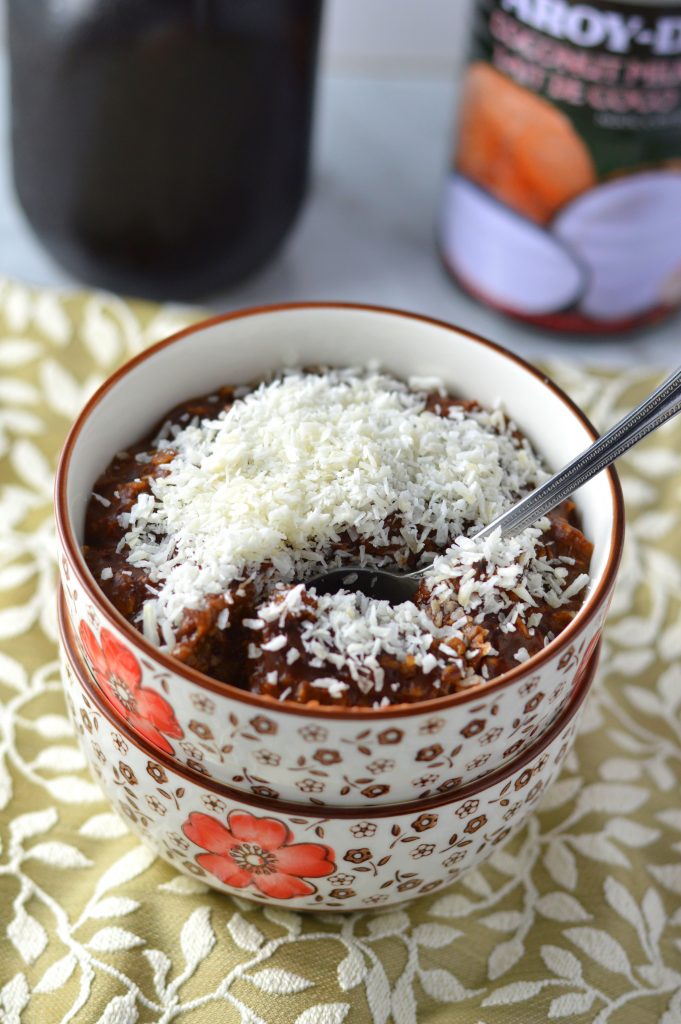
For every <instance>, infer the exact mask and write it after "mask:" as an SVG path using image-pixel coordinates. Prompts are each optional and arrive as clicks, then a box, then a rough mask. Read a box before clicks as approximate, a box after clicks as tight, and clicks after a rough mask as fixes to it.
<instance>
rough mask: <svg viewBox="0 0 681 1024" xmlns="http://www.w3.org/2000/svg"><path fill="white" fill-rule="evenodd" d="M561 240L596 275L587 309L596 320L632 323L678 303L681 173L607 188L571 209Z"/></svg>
mask: <svg viewBox="0 0 681 1024" xmlns="http://www.w3.org/2000/svg"><path fill="white" fill-rule="evenodd" d="M553 230H554V232H555V234H556V236H557V237H558V238H560V239H562V241H563V242H564V243H565V245H566V246H568V247H569V248H570V249H571V250H572V252H573V253H574V254H575V255H576V257H577V258H578V259H579V260H581V261H583V263H584V264H585V265H586V266H587V267H588V268H589V271H590V273H589V282H588V286H587V288H586V291H585V293H584V296H583V298H582V300H581V304H580V309H581V311H582V312H583V313H584V314H586V315H587V316H590V317H593V318H594V319H595V320H604V321H605V320H614V319H617V318H624V317H631V316H635V315H637V314H640V313H644V312H646V311H647V310H649V309H654V308H655V307H656V306H659V305H660V304H664V303H665V302H668V303H669V304H671V303H672V302H673V301H675V298H676V296H675V294H673V293H674V292H675V291H677V290H678V289H673V288H672V284H673V283H674V282H676V281H677V280H678V278H679V276H680V275H681V173H680V172H678V171H671V170H660V171H647V172H644V173H641V174H633V175H630V176H627V177H622V178H616V179H614V180H611V181H608V182H606V183H604V184H602V185H599V186H598V187H597V188H594V189H593V190H592V191H590V192H589V193H588V194H586V195H583V196H580V197H579V198H577V199H575V200H574V201H573V202H572V203H570V204H569V205H568V206H567V207H566V208H565V209H564V210H563V211H561V213H560V214H559V215H558V216H557V217H556V219H555V222H554V224H553Z"/></svg>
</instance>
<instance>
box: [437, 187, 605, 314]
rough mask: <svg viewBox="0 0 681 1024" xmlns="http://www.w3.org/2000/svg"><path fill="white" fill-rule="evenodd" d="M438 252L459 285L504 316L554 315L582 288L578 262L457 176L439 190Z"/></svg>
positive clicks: (548, 236)
mask: <svg viewBox="0 0 681 1024" xmlns="http://www.w3.org/2000/svg"><path fill="white" fill-rule="evenodd" d="M442 247H443V254H444V257H445V259H446V260H447V261H448V262H449V264H450V265H451V267H452V270H453V271H454V273H456V274H458V275H459V276H460V277H461V278H462V280H463V281H464V283H468V284H469V285H470V286H471V287H472V288H474V289H476V290H477V291H479V292H480V293H481V294H482V295H483V296H484V297H486V298H487V299H489V301H490V302H492V303H494V304H496V305H498V306H501V307H503V308H504V309H506V310H508V311H510V312H515V313H520V314H525V315H530V316H541V315H542V314H546V313H556V312H558V311H559V310H562V309H566V308H567V307H569V306H573V305H574V304H575V303H576V302H578V300H579V299H580V298H581V295H582V294H583V292H584V290H585V287H586V282H585V273H584V270H583V269H582V267H581V266H580V264H579V261H578V260H577V259H576V258H575V257H574V256H573V255H572V253H571V252H569V251H568V249H567V248H566V247H565V246H564V245H563V244H562V243H561V242H560V241H558V240H557V239H556V238H554V237H553V236H552V235H551V234H550V233H549V232H548V231H546V230H544V229H543V228H541V227H540V226H539V225H537V224H536V223H534V222H533V221H531V220H528V219H527V218H526V217H523V216H521V215H520V214H518V213H516V212H515V211H513V210H511V209H510V208H509V207H508V206H505V205H504V204H503V203H501V202H499V200H497V199H495V198H494V197H493V196H491V195H490V194H489V193H488V192H485V191H484V190H483V189H481V188H479V187H478V186H477V185H474V184H473V183H472V182H471V181H469V180H468V179H467V178H464V177H463V176H462V175H460V174H454V175H451V176H450V178H449V180H448V181H447V184H446V186H445V196H444V209H443V218H442Z"/></svg>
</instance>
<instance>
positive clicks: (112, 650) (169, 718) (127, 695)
mask: <svg viewBox="0 0 681 1024" xmlns="http://www.w3.org/2000/svg"><path fill="white" fill-rule="evenodd" d="M78 634H79V636H80V642H81V645H82V650H83V654H84V656H85V660H86V662H87V665H88V668H89V669H90V672H91V673H92V675H93V677H94V679H95V682H96V683H97V685H98V686H99V688H100V689H101V690H102V692H103V693H104V694H105V696H106V697H107V699H108V701H109V703H110V704H111V705H112V706H113V708H114V710H115V712H116V714H118V715H120V717H121V718H124V719H125V721H126V722H127V723H128V724H129V726H130V728H131V729H133V730H134V731H135V732H137V733H139V735H140V736H143V737H144V738H145V739H147V740H149V742H150V743H153V744H154V746H156V747H158V748H159V749H160V750H164V751H165V752H166V753H167V754H172V753H173V748H172V746H171V745H170V743H168V740H167V739H166V736H171V737H173V738H174V739H180V738H181V737H182V736H184V733H183V731H182V729H181V728H180V725H179V723H178V721H177V719H176V718H175V713H174V711H173V709H172V707H171V706H170V704H169V703H168V701H167V700H165V699H164V698H163V697H162V696H161V695H160V693H156V691H155V690H150V689H149V688H148V687H146V686H142V672H141V669H140V667H139V664H138V661H137V658H135V656H134V654H132V652H131V651H129V650H128V648H127V647H125V646H124V645H123V644H122V643H121V642H120V641H119V640H117V639H116V637H115V636H114V635H113V633H110V632H109V630H108V629H103V630H102V631H101V633H100V639H99V643H97V639H96V637H95V634H94V633H93V632H92V630H91V629H90V627H89V626H88V624H87V623H86V622H82V621H81V623H80V625H79V627H78ZM164 734H165V735H164Z"/></svg>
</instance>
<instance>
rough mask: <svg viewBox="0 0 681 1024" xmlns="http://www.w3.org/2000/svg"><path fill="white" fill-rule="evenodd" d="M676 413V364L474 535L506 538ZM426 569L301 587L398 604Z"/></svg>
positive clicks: (354, 569) (351, 572)
mask: <svg viewBox="0 0 681 1024" xmlns="http://www.w3.org/2000/svg"><path fill="white" fill-rule="evenodd" d="M678 412H681V367H679V368H678V369H677V370H675V371H674V373H672V374H671V376H670V377H667V379H666V380H665V381H663V383H662V384H660V386H659V387H658V388H656V389H655V391H653V392H652V394H650V395H649V396H648V397H647V398H646V399H644V400H643V402H641V404H640V405H637V406H636V408H635V409H632V411H631V412H629V413H627V415H626V416H624V417H623V418H622V419H621V420H620V421H619V422H618V423H616V424H615V426H614V427H611V428H610V430H608V431H607V432H606V433H605V434H603V435H602V436H601V437H599V438H598V440H597V441H595V442H594V443H593V444H592V445H590V446H589V447H588V448H587V449H585V451H583V452H582V453H581V455H578V456H577V457H576V458H574V459H573V460H572V461H571V462H569V463H568V464H567V465H566V466H565V467H564V468H563V469H561V470H559V471H558V472H557V473H555V474H554V475H553V476H552V477H551V478H550V479H549V480H547V481H546V482H545V483H543V484H542V485H541V486H540V487H537V489H536V490H534V491H532V493H531V494H528V495H527V496H526V497H525V498H522V499H521V500H520V501H519V502H518V503H517V504H516V505H514V506H513V507H512V508H510V509H509V510H508V511H507V512H504V513H502V515H500V516H497V518H496V519H495V520H494V521H493V522H491V523H489V525H488V526H485V527H483V529H482V530H480V531H479V532H478V533H476V534H475V537H474V539H475V540H482V539H483V538H485V537H488V536H489V535H490V534H491V533H493V532H494V531H495V530H501V536H502V537H507V536H509V535H511V534H514V533H519V532H520V531H521V530H524V529H525V527H527V526H531V525H532V524H533V523H536V521H537V520H538V519H541V518H542V516H545V515H546V514H547V513H548V512H550V511H551V509H554V508H555V507H556V506H557V505H560V503H561V501H564V500H565V499H566V498H568V497H570V495H571V494H573V493H574V492H575V491H576V490H578V489H579V488H580V487H581V486H582V485H583V484H585V483H587V482H588V481H589V480H591V478H592V477H594V476H596V474H597V473H600V472H601V470H602V469H605V468H606V467H607V466H610V465H611V464H612V463H613V462H614V461H615V460H616V459H618V458H619V457H620V455H623V454H624V453H625V452H627V451H629V449H630V448H632V447H633V446H634V445H635V444H638V442H639V441H641V440H642V439H643V438H644V437H646V436H647V435H648V434H650V433H652V431H653V430H657V428H658V427H659V426H661V425H662V424H663V423H666V421H667V420H670V419H671V418H672V417H673V416H676V414H677V413H678ZM427 571H428V567H427V566H426V567H424V568H421V569H417V570H416V572H409V573H400V572H397V571H393V570H389V569H370V568H366V567H365V566H345V567H344V568H342V569H330V570H329V571H328V572H325V573H321V574H320V575H319V576H315V577H314V578H313V579H310V580H306V586H308V587H310V588H313V587H314V589H315V590H316V591H317V593H318V594H335V593H337V591H339V590H349V591H357V590H358V591H361V593H363V594H367V595H368V596H369V597H375V598H377V599H378V600H381V601H390V603H391V604H400V603H402V602H403V601H409V600H410V599H411V598H412V597H413V596H414V594H415V593H416V591H417V590H418V587H419V585H420V583H421V581H422V580H423V578H424V576H425V574H426V573H427Z"/></svg>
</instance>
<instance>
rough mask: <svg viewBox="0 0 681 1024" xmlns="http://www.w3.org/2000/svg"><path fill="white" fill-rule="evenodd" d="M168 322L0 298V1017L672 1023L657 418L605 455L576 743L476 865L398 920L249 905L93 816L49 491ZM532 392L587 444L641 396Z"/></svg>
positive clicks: (629, 383) (666, 657) (669, 490)
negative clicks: (566, 413) (592, 643)
mask: <svg viewBox="0 0 681 1024" xmlns="http://www.w3.org/2000/svg"><path fill="white" fill-rule="evenodd" d="M192 318H193V316H192V314H191V312H190V311H187V310H186V309H180V308H173V307H163V308H159V307H155V306H151V305H148V304H144V303H139V302H125V301H123V300H122V299H119V298H116V297H114V296H110V295H104V294H99V293H95V294H93V293H83V294H66V293H60V292H56V291H39V290H34V289H31V288H28V287H26V286H24V285H20V284H18V283H16V282H12V281H5V280H0V644H1V646H2V651H1V652H0V701H1V702H2V716H1V718H0V729H1V733H0V812H1V814H0V843H1V846H0V892H1V893H2V897H3V899H2V902H1V904H0V936H2V942H3V946H2V956H1V957H0V1020H2V1021H3V1022H4V1021H6V1022H8V1024H44V1022H45V1021H50V1022H53V1021H54V1022H58V1021H62V1022H67V1024H68V1022H71V1021H73V1022H75V1024H93V1022H99V1024H133V1022H139V1024H170V1022H174V1021H178V1022H180V1024H214V1022H215V1020H216V1019H220V1020H223V1019H224V1020H225V1021H226V1022H228V1024H231V1022H232V1021H234V1022H239V1024H258V1022H264V1024H274V1022H276V1024H280V1022H281V1024H342V1022H343V1021H353V1024H354V1022H358V1024H389V1022H394V1024H415V1022H417V1021H418V1024H449V1022H450V1021H451V1020H453V1019H456V1020H457V1022H460V1024H477V1022H480V1021H484V1022H485V1024H506V1022H507V1021H508V1020H509V1019H510V1018H511V1017H512V1018H513V1019H514V1020H515V1019H517V1020H521V1019H522V1020H527V1021H530V1020H531V1021H544V1020H551V1021H553V1020H558V1021H566V1022H567V1024H595V1022H596V1024H640V1022H642V1021H648V1020H649V1021H660V1022H661V1024H678V1022H680V1021H681V811H679V809H678V793H679V790H680V789H681V668H680V667H679V661H680V659H681V517H680V515H679V502H680V500H681V454H680V453H681V426H679V424H674V423H672V424H669V425H667V426H666V427H664V428H663V429H662V430H661V431H660V432H659V433H658V434H656V435H655V436H654V437H652V438H650V439H648V441H646V442H645V443H644V444H643V445H641V446H640V447H639V448H638V449H636V450H635V451H633V452H631V453H630V454H629V455H628V456H627V457H626V458H625V459H624V460H622V464H621V469H622V480H623V486H624V491H625V495H626V500H627V505H628V515H629V530H628V537H627V545H626V550H625V554H624V559H623V564H622V572H621V576H620V580H619V585H618V587H617V591H616V594H615V597H614V600H613V604H612V613H611V617H610V619H609V622H608V625H607V628H606V634H605V641H604V649H603V655H602V659H601V669H600V674H599V680H598V682H597V685H596V687H595V692H594V694H593V695H592V697H591V698H590V703H589V706H588V707H587V711H586V714H585V716H584V718H583V720H582V721H583V724H582V728H581V735H580V737H579V738H578V741H577V744H576V747H575V750H574V752H573V754H571V755H570V757H569V758H568V760H567V764H566V766H565V768H564V770H563V773H562V776H561V778H560V779H559V780H558V782H557V783H556V784H555V785H554V786H553V788H552V789H551V790H550V791H549V793H548V794H546V796H545V797H544V799H543V801H542V803H541V804H540V806H539V809H538V812H537V813H535V815H534V816H533V817H532V818H531V819H530V821H529V822H528V824H527V825H526V827H525V828H524V829H523V830H522V831H521V832H520V834H519V835H517V836H516V837H515V838H514V839H513V840H512V841H511V842H510V844H508V845H506V846H504V847H503V848H501V849H498V850H496V851H495V853H494V856H493V857H492V859H491V860H490V861H489V862H488V863H487V864H486V865H485V866H484V867H483V868H481V869H480V870H478V871H475V872H472V873H471V874H469V875H467V876H464V877H463V878H462V879H461V881H460V882H458V883H456V884H455V885H452V886H451V887H450V888H449V889H448V890H446V891H444V892H442V893H438V894H437V895H436V896H435V895H433V896H430V897H421V898H420V899H419V900H417V901H415V902H414V903H413V904H411V905H410V906H409V907H407V908H406V909H399V910H390V909H388V910H387V911H381V906H380V903H379V904H378V906H377V909H376V911H374V912H371V913H369V912H367V913H357V914H350V915H342V914H337V915H334V914H327V915H319V916H309V915H301V914H297V913H295V912H293V911H291V910H287V909H286V908H285V907H283V906H282V907H278V906H273V907H257V906H254V905H253V904H252V903H249V902H248V901H247V900H245V899H243V898H242V896H239V895H235V896H234V897H231V898H230V897H225V896H220V895H218V894H217V893H214V892H212V891H211V890H210V889H209V888H208V887H207V886H206V885H205V884H204V882H203V881H201V880H200V879H193V878H188V877H185V876H180V875H177V874H176V873H175V872H174V871H173V870H172V868H170V867H169V866H168V865H167V864H165V863H163V862H162V861H160V860H159V859H155V858H154V856H153V854H151V853H150V852H149V851H148V850H146V849H144V848H143V847H141V846H139V845H138V843H137V842H136V840H135V839H134V838H133V837H132V836H131V835H130V834H129V833H128V832H127V830H126V828H125V825H124V824H123V822H122V821H121V820H120V819H119V818H118V817H117V816H116V815H115V814H113V813H112V812H111V810H110V809H109V808H108V806H107V805H106V803H105V802H104V801H103V800H102V799H101V796H100V794H99V791H98V789H97V788H96V787H95V786H94V785H93V783H92V781H91V779H90V777H89V775H87V774H86V772H85V771H84V770H83V768H82V763H83V762H82V757H81V755H80V752H79V750H78V749H77V747H76V744H75V741H74V738H73V733H72V730H71V727H70V725H69V722H68V720H67V718H66V717H65V713H64V712H65V709H64V702H63V697H62V690H61V683H60V678H59V669H58V663H57V656H56V646H55V644H56V619H55V614H54V611H55V601H54V595H55V580H56V564H55V552H56V547H55V543H54V531H53V526H52V508H51V478H52V473H53V471H54V467H55V464H56V458H57V454H58V451H59V448H60V446H61V443H62V440H63V438H64V436H65V434H66V431H67V429H68V427H69V424H70V422H71V420H72V419H73V417H74V415H75V414H76V412H77V410H78V408H79V407H80V406H81V405H82V403H83V402H84V401H85V400H86V399H87V397H88V396H89V395H90V394H91V393H92V391H93V390H94V388H95V387H96V386H97V385H98V384H99V383H100V382H101V380H102V379H103V378H104V377H105V376H106V375H107V374H108V373H110V372H111V371H112V370H113V369H114V368H115V366H117V365H118V364H119V363H120V362H121V361H122V360H123V359H125V358H127V357H129V356H130V355H133V354H134V353H135V352H137V351H139V350H140V349H141V348H143V347H144V346H145V345H148V344H150V343H151V342H152V341H154V340H157V339H158V338H160V337H163V336H166V335H168V334H170V333H172V331H173V330H176V329H179V328H181V327H183V326H185V325H186V324H187V323H188V322H189V321H190V320H191V319H192ZM553 376H555V377H556V379H557V380H558V381H559V383H561V384H563V386H565V387H566V389H567V390H568V391H569V392H570V393H571V394H572V396H573V397H574V398H575V399H576V401H577V402H579V403H580V404H582V405H583V406H584V407H585V408H586V409H587V410H588V411H589V412H590V414H591V415H592V417H593V418H594V420H595V421H596V422H597V424H598V426H599V427H600V428H601V429H603V428H605V427H607V426H609V425H610V424H612V423H613V422H614V421H615V420H616V419H617V417H618V415H620V414H621V412H622V411H624V410H625V409H627V408H629V407H631V405H633V404H634V403H635V402H636V401H638V400H639V399H640V398H642V397H643V395H644V394H645V393H646V392H647V391H648V390H650V388H651V387H652V385H653V382H654V377H653V376H651V375H647V374H644V373H641V372H640V371H628V372H624V373H619V374H612V373H598V372H595V371H592V372H588V373H587V372H585V371H583V370H579V369H576V368H575V367H573V366H569V365H561V366H559V367H555V368H553ZM93 654H94V660H93V669H94V670H95V671H99V672H100V673H109V674H110V673H111V670H112V669H113V674H114V675H116V673H118V675H116V679H117V680H118V678H119V675H120V674H121V673H122V676H124V677H125V680H126V681H127V682H128V683H129V684H130V685H132V686H133V688H134V686H135V682H136V680H135V677H134V670H131V667H130V666H126V665H120V664H119V663H118V662H117V660H116V652H114V651H108V652H106V654H107V656H106V657H105V655H104V653H102V654H101V656H100V654H99V653H98V652H97V651H96V650H94V649H93ZM109 656H110V661H111V664H109ZM131 671H132V675H131ZM142 697H144V694H142ZM156 711H157V713H158V716H159V717H158V719H157V724H159V726H166V727H169V728H170V730H171V732H172V731H173V729H174V726H173V723H172V721H170V719H168V718H167V717H166V718H163V715H164V709H163V708H157V709H156ZM159 734H160V735H163V734H164V730H163V729H162V728H159ZM166 734H167V733H166ZM256 825H257V822H256ZM254 827H255V826H254ZM424 827H425V823H424ZM223 838H224V837H223ZM242 838H243V837H242ZM285 838H286V841H287V843H290V844H291V848H293V844H294V843H295V842H296V841H297V839H295V838H294V839H289V838H288V837H285ZM271 839H272V837H271V836H267V837H266V840H267V842H270V840H271ZM362 842H363V841H362V839H361V838H358V846H361V845H362ZM270 845H271V846H273V843H272V842H270ZM262 849H263V850H264V851H265V853H267V852H268V850H267V849H266V843H265V840H263V845H262ZM273 849H274V847H273ZM276 849H282V846H281V845H280V846H279V847H277V848H276ZM269 852H271V851H269ZM274 852H275V853H276V850H274ZM218 855H219V854H218ZM301 856H302V855H301ZM324 857H325V854H324V852H323V848H322V847H321V846H320V849H319V850H307V851H304V858H303V860H304V861H305V862H304V863H303V861H302V860H301V861H300V863H298V862H296V863H295V864H293V862H292V863H291V865H289V868H290V870H292V872H293V873H292V875H290V876H289V877H295V876H296V875H298V876H299V877H300V878H302V879H303V880H305V879H306V878H312V879H313V880H314V877H315V876H314V874H309V873H308V874H306V872H309V871H310V868H311V869H312V871H315V870H322V869H323V870H326V861H325V860H324ZM305 858H307V859H305ZM320 858H321V859H320ZM329 860H330V858H329ZM346 868H347V870H346ZM352 870H353V865H352V864H344V865H343V874H344V875H347V876H348V877H349V878H352ZM344 884H350V883H349V882H347V880H346V882H345V883H344Z"/></svg>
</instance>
